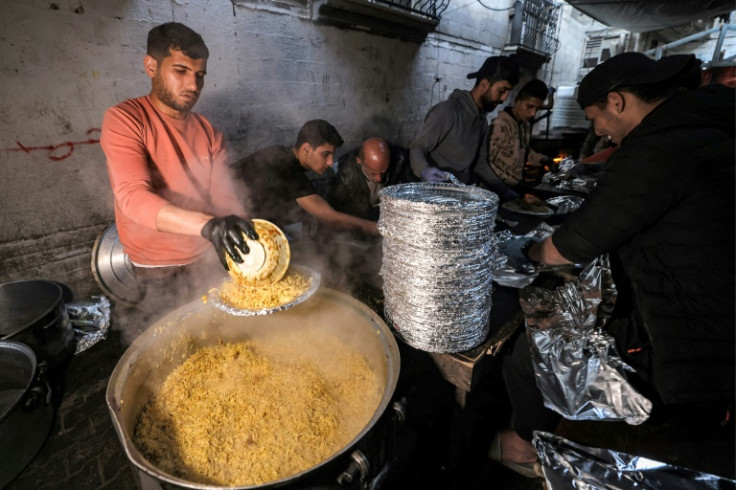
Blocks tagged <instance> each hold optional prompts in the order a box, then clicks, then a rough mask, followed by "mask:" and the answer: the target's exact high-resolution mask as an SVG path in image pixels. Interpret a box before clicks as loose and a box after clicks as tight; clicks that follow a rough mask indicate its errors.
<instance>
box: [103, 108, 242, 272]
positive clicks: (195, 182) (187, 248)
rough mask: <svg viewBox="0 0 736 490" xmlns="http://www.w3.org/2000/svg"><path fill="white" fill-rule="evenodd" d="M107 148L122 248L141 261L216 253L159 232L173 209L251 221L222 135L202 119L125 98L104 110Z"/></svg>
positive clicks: (204, 244)
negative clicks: (162, 214)
mask: <svg viewBox="0 0 736 490" xmlns="http://www.w3.org/2000/svg"><path fill="white" fill-rule="evenodd" d="M100 144H101V145H102V150H103V151H104V152H105V156H106V157H107V172H108V175H109V177H110V184H111V186H112V191H113V194H114V196H115V222H116V224H117V228H118V234H119V235H120V242H121V243H122V245H123V250H124V251H125V253H127V254H128V256H129V257H130V259H131V260H132V261H133V262H134V263H137V264H141V265H181V264H189V263H191V262H194V261H195V260H197V259H198V258H199V257H200V256H201V255H202V254H203V253H204V252H205V251H206V250H207V248H208V247H209V245H210V242H209V241H207V240H206V239H205V238H203V237H200V236H188V235H178V234H175V233H164V232H160V231H158V230H157V229H156V216H157V215H158V212H159V211H160V210H161V208H162V207H163V206H165V205H166V204H169V203H171V204H173V205H175V206H178V207H180V208H184V209H187V210H190V211H199V212H203V213H207V214H211V215H213V216H224V215H229V214H237V215H239V216H243V217H245V211H244V209H243V207H242V205H241V204H240V201H239V200H238V199H237V196H236V193H235V184H234V181H233V178H232V177H231V175H230V171H229V168H228V166H227V151H226V149H225V142H224V138H223V135H222V133H220V132H219V131H218V130H217V129H215V128H214V127H213V126H212V125H211V124H210V122H209V121H207V119H205V118H204V117H202V116H200V115H199V114H195V113H189V116H188V117H187V118H186V119H183V120H179V119H175V118H172V117H170V116H167V115H166V114H164V113H162V112H160V111H159V110H157V109H156V108H155V107H154V105H153V103H152V102H151V100H150V98H149V97H148V96H145V97H139V98H137V99H130V100H126V101H125V102H123V103H121V104H118V105H117V106H115V107H111V108H110V109H108V110H107V111H106V112H105V117H104V119H103V122H102V134H101V137H100ZM184 162H185V163H186V165H185V164H184ZM187 168H188V169H189V172H187Z"/></svg>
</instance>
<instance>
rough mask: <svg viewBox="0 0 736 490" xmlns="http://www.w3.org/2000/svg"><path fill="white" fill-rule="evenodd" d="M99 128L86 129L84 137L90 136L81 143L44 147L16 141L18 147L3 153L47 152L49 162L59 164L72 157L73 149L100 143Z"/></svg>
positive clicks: (74, 142)
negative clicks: (60, 150) (26, 144)
mask: <svg viewBox="0 0 736 490" xmlns="http://www.w3.org/2000/svg"><path fill="white" fill-rule="evenodd" d="M100 131H101V130H100V128H91V129H88V130H87V132H86V133H85V135H86V136H90V138H89V139H86V140H83V141H66V142H64V143H59V144H58V145H46V146H25V145H23V144H21V142H20V141H16V142H15V144H16V145H18V146H17V147H13V148H5V149H4V151H22V152H23V153H30V152H32V151H38V150H46V151H48V152H49V153H48V157H49V160H53V161H55V162H59V161H61V160H66V159H67V158H69V157H70V156H72V153H74V147H75V146H78V145H94V144H97V143H99V142H100V138H99V133H100ZM92 135H95V136H97V138H95V137H93V136H92ZM59 149H63V151H62V152H57V150H59Z"/></svg>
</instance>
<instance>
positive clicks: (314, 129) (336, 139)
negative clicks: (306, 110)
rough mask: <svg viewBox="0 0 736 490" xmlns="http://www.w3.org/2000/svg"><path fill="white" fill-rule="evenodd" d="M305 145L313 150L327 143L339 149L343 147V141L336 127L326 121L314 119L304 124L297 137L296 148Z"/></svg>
mask: <svg viewBox="0 0 736 490" xmlns="http://www.w3.org/2000/svg"><path fill="white" fill-rule="evenodd" d="M304 143H309V146H311V147H312V148H317V147H318V146H322V145H324V144H325V143H328V144H330V145H332V146H334V147H335V148H338V147H340V146H342V143H343V141H342V136H340V133H338V132H337V129H335V126H333V125H332V124H330V123H328V122H327V121H325V120H324V119H313V120H311V121H307V122H305V123H304V126H302V128H301V129H300V130H299V134H298V135H297V137H296V148H299V147H301V146H302V145H303V144H304Z"/></svg>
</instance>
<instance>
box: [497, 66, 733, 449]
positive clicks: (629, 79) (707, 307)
mask: <svg viewBox="0 0 736 490" xmlns="http://www.w3.org/2000/svg"><path fill="white" fill-rule="evenodd" d="M699 65H700V62H699V61H698V60H697V59H696V58H695V57H694V56H692V55H677V56H669V57H665V58H662V59H660V60H658V61H654V60H651V59H649V58H647V57H646V56H644V55H642V54H639V53H624V54H621V55H618V56H615V57H613V58H610V59H609V60H607V61H606V62H604V63H602V64H601V65H599V66H598V67H596V68H595V69H594V70H593V71H591V72H590V73H589V74H588V75H587V76H586V77H585V78H584V79H583V81H582V82H581V84H580V89H579V92H578V102H579V104H580V107H581V108H582V109H583V110H584V111H585V116H586V118H587V119H589V120H591V121H592V122H593V124H594V126H595V131H596V133H597V134H599V135H601V136H604V137H608V138H610V139H611V140H612V141H613V142H614V143H616V144H617V145H619V148H618V150H616V152H614V153H613V154H612V155H611V157H610V159H609V160H608V162H607V163H606V166H605V168H604V170H603V172H602V173H601V175H600V177H599V179H598V181H597V185H596V187H595V189H594V190H593V192H591V194H590V195H589V197H588V198H587V199H586V201H585V203H584V204H583V205H582V206H581V207H580V208H579V209H578V210H577V211H576V212H575V213H573V214H572V215H571V216H570V218H569V219H568V220H566V222H565V223H564V224H563V225H562V226H561V227H560V228H559V229H558V230H556V231H555V232H554V233H553V234H552V235H551V237H549V238H547V239H546V240H544V241H543V242H541V243H534V242H532V241H529V240H524V239H518V240H511V241H508V242H506V243H504V244H501V246H500V248H501V249H502V250H503V251H505V252H506V253H507V254H508V255H509V256H510V257H514V258H515V259H516V260H519V261H524V260H530V261H533V262H540V263H544V264H570V263H586V262H589V261H590V260H592V259H593V258H595V257H597V256H599V255H601V254H603V253H606V252H609V253H611V255H612V258H613V259H616V260H617V261H618V262H620V264H621V265H622V269H623V274H624V277H623V278H619V279H617V287H618V288H619V289H620V290H621V291H622V292H624V293H626V294H627V296H628V297H630V298H631V301H630V302H628V305H625V304H624V303H626V302H624V303H622V304H618V303H617V305H616V309H615V311H614V321H615V323H617V324H618V325H619V326H622V325H623V327H621V328H619V329H618V330H617V331H611V333H612V334H613V335H614V337H616V340H617V343H618V346H619V350H620V352H621V353H622V356H623V357H624V360H626V361H628V362H629V363H630V364H632V365H634V366H636V367H637V373H636V374H637V375H638V376H639V377H640V378H641V379H640V381H642V382H643V384H642V385H641V386H642V390H643V391H644V394H645V395H646V396H647V397H648V398H649V399H650V400H651V401H652V402H653V403H654V407H655V408H654V411H653V414H654V413H656V411H657V410H658V409H659V410H664V411H667V410H670V409H672V408H674V407H679V408H683V407H691V408H692V409H693V410H700V409H701V408H702V409H703V410H705V409H706V407H707V408H708V409H710V407H722V412H723V413H724V414H725V413H726V411H727V407H729V406H731V407H732V406H733V401H734V350H735V344H734V295H735V294H736V293H735V291H734V221H735V216H734V144H735V143H734V91H733V89H731V88H728V87H725V86H721V85H711V86H707V87H703V88H699V89H698V88H696V87H697V85H698V83H699V79H700V76H699V75H700V74H699ZM687 89H691V90H687ZM623 306H629V308H628V311H622V309H623V308H622V307H623ZM632 333H635V334H636V335H632ZM635 336H639V337H643V338H644V339H645V340H644V341H643V342H640V343H637V344H636V345H631V344H626V341H625V339H626V338H632V337H635ZM524 340H525V339H524V336H523V335H522V336H520V340H519V342H518V344H517V345H515V346H514V352H515V353H518V354H519V355H521V354H523V353H525V352H527V353H528V346H526V345H525V342H524ZM522 344H524V345H522ZM630 350H635V351H638V352H639V354H638V356H639V358H638V359H636V358H627V356H626V353H627V351H630ZM526 357H527V359H528V354H527V355H526ZM528 364H529V363H527V365H526V366H521V364H519V363H518V362H515V361H514V357H512V358H510V360H509V362H508V363H507V364H505V367H504V369H505V371H504V377H505V378H506V383H507V386H509V394H510V396H511V399H512V405H513V406H514V427H515V429H516V430H515V431H506V432H504V433H502V434H501V449H502V455H503V460H504V461H507V462H512V463H530V462H533V461H534V460H535V459H536V452H535V450H534V448H533V446H532V445H531V444H530V443H529V441H530V440H531V438H532V431H533V430H547V431H551V430H554V426H555V424H556V421H557V417H556V416H555V415H556V414H553V413H552V412H551V411H550V410H547V409H545V408H543V406H542V398H541V393H539V391H538V389H536V386H535V382H534V378H533V371H532V369H531V366H530V365H528ZM535 390H536V391H535ZM522 403H523V405H524V406H523V408H522Z"/></svg>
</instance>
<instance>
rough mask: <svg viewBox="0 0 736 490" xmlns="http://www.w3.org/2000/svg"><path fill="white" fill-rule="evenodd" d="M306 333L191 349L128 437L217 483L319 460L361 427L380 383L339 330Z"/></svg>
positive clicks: (162, 463) (175, 467)
mask: <svg viewBox="0 0 736 490" xmlns="http://www.w3.org/2000/svg"><path fill="white" fill-rule="evenodd" d="M308 337H309V338H308V339H305V336H303V335H300V336H299V338H294V337H287V336H286V335H278V334H277V335H273V336H270V337H268V338H263V339H258V340H253V341H247V342H240V343H233V344H220V345H216V346H210V347H205V348H202V349H200V350H199V351H197V352H195V353H194V354H193V355H192V356H191V357H189V359H187V360H186V361H185V362H184V363H183V364H181V365H180V366H179V367H178V368H177V369H175V370H174V371H173V372H172V373H171V374H170V375H169V376H168V377H167V378H166V380H165V381H164V383H163V386H162V387H161V390H160V393H158V394H157V395H156V396H154V397H153V399H152V400H150V402H149V403H148V404H147V405H146V406H145V407H144V409H143V411H142V412H141V414H140V416H139V420H138V423H137V425H136V430H135V435H134V442H135V444H136V446H137V447H138V449H139V450H140V451H141V452H142V453H143V454H144V456H145V457H146V458H147V459H148V460H149V461H151V462H152V463H153V464H154V465H155V466H156V467H158V468H159V469H160V470H162V471H164V472H166V473H169V474H171V475H175V476H178V477H180V478H183V479H185V480H188V481H191V482H196V483H206V484H216V485H226V486H246V485H260V484H263V483H267V482H271V481H274V480H278V479H282V478H286V477H288V476H290V475H293V474H295V473H298V472H301V471H304V470H307V469H309V468H311V467H313V466H315V465H316V464H318V463H320V462H321V461H324V460H325V459H327V458H328V457H330V456H331V455H332V454H334V453H335V452H337V451H339V450H340V449H341V448H343V447H344V446H345V445H347V444H348V443H349V442H350V441H351V440H353V439H354V438H355V437H356V436H357V435H358V434H359V433H360V431H361V430H362V429H363V428H364V427H365V426H366V424H367V423H368V421H369V420H370V419H371V417H372V416H373V413H374V412H375V410H376V408H377V406H378V403H379V401H380V398H381V394H382V392H381V389H382V385H380V384H379V379H378V377H377V376H376V374H375V372H373V371H372V370H371V368H370V366H369V365H368V363H367V361H366V359H365V357H364V356H363V355H361V354H360V353H358V352H356V351H355V350H354V349H353V348H351V347H349V346H348V345H346V344H345V343H343V342H342V341H341V340H339V339H338V338H336V337H334V336H331V335H327V334H322V333H314V332H311V333H309V336H308ZM326 353H328V354H329V355H325V354H326Z"/></svg>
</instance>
